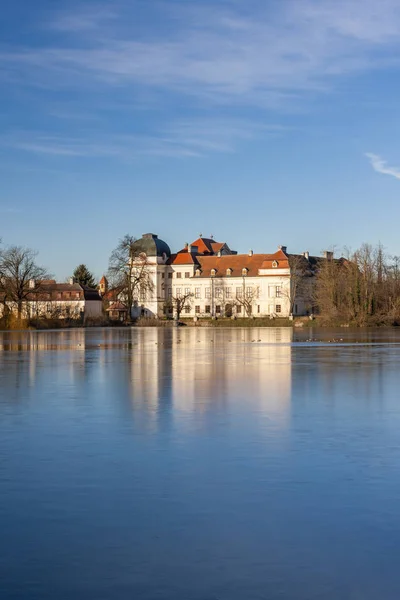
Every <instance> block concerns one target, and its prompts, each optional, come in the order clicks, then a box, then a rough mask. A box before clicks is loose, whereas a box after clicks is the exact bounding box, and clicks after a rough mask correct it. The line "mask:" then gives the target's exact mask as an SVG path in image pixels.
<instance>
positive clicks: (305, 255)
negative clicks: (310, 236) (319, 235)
mask: <svg viewBox="0 0 400 600" xmlns="http://www.w3.org/2000/svg"><path fill="white" fill-rule="evenodd" d="M303 256H304V258H305V259H306V260H310V253H309V251H308V250H307V251H306V252H303Z"/></svg>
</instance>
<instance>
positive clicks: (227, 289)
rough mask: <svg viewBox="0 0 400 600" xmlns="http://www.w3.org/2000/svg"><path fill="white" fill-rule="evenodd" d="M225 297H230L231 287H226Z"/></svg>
mask: <svg viewBox="0 0 400 600" xmlns="http://www.w3.org/2000/svg"><path fill="white" fill-rule="evenodd" d="M225 297H226V298H232V289H231V288H226V290H225Z"/></svg>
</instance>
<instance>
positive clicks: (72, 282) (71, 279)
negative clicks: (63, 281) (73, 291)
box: [69, 277, 75, 285]
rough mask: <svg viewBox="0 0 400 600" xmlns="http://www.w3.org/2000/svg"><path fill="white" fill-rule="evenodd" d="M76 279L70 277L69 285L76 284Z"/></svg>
mask: <svg viewBox="0 0 400 600" xmlns="http://www.w3.org/2000/svg"><path fill="white" fill-rule="evenodd" d="M74 283H75V281H74V278H73V277H70V278H69V285H74Z"/></svg>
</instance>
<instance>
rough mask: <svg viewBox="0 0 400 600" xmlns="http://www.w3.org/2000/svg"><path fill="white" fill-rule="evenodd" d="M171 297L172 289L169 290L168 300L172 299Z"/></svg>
mask: <svg viewBox="0 0 400 600" xmlns="http://www.w3.org/2000/svg"><path fill="white" fill-rule="evenodd" d="M171 296H172V288H171V287H169V288H168V298H171Z"/></svg>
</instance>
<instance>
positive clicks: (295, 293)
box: [281, 254, 314, 315]
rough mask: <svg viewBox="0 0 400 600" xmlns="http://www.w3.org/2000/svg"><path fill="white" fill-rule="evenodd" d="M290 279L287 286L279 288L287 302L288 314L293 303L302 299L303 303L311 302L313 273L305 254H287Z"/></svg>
mask: <svg viewBox="0 0 400 600" xmlns="http://www.w3.org/2000/svg"><path fill="white" fill-rule="evenodd" d="M288 258H289V267H290V281H289V285H288V286H287V287H283V289H282V290H281V296H282V297H284V298H287V300H288V302H289V315H293V310H294V308H295V304H296V302H297V301H298V300H302V301H303V302H304V303H305V304H306V303H311V298H312V288H311V285H312V283H311V278H312V277H313V275H314V273H313V271H312V269H311V267H310V264H309V261H308V260H307V258H306V257H305V256H302V255H299V254H289V255H288Z"/></svg>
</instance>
